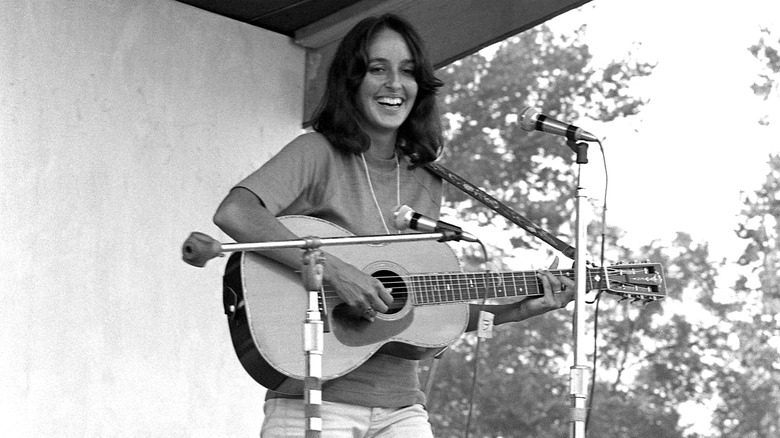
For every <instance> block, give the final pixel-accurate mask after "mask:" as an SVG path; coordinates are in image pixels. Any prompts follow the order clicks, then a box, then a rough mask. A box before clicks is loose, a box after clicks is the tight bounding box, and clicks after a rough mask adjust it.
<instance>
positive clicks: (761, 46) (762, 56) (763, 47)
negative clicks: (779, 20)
mask: <svg viewBox="0 0 780 438" xmlns="http://www.w3.org/2000/svg"><path fill="white" fill-rule="evenodd" d="M761 34H762V36H761V37H760V38H759V41H758V43H756V44H754V45H752V46H750V48H749V49H748V50H749V51H750V53H752V54H753V56H755V57H756V59H758V60H759V61H760V62H761V63H762V64H763V68H762V71H761V73H759V78H758V81H757V82H756V83H754V84H753V92H754V93H755V94H756V95H757V96H760V97H763V98H764V100H769V99H770V97H774V98H775V99H776V98H778V96H779V95H780V85H778V81H777V78H778V76H780V39H777V40H775V39H774V38H773V37H772V33H771V32H770V30H769V29H762V30H761ZM775 38H776V37H775ZM759 123H761V124H764V125H766V124H769V119H768V117H767V116H765V117H764V118H763V119H762V120H760V121H759Z"/></svg>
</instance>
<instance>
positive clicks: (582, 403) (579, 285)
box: [566, 139, 589, 438]
mask: <svg viewBox="0 0 780 438" xmlns="http://www.w3.org/2000/svg"><path fill="white" fill-rule="evenodd" d="M566 145H567V146H569V148H571V149H572V150H573V151H574V152H575V153H576V154H577V157H576V163H577V171H578V176H577V194H576V198H577V199H576V201H577V202H576V204H577V206H576V209H577V231H576V233H577V234H576V237H575V239H576V240H575V242H576V243H575V247H576V257H575V259H574V266H575V274H574V281H575V286H576V289H575V295H574V322H573V337H574V364H573V365H572V367H571V369H570V371H569V395H570V397H571V409H570V419H569V421H570V424H571V427H570V433H569V436H570V437H572V438H584V437H585V433H586V431H585V423H586V420H587V417H588V410H587V409H588V408H587V399H588V378H587V374H588V370H589V368H588V366H587V365H586V356H585V351H584V349H583V348H582V346H581V345H580V343H581V341H582V340H583V339H584V336H585V317H584V316H585V315H584V314H583V312H584V310H585V294H586V292H587V290H586V288H587V277H586V275H587V274H586V260H585V259H586V257H587V255H586V254H587V252H586V245H587V221H586V220H585V217H584V216H585V215H584V213H585V204H586V199H587V196H585V194H584V191H585V188H584V187H583V186H582V181H583V178H582V174H583V172H582V165H583V164H587V163H588V144H587V143H585V142H579V143H577V142H576V141H575V140H572V139H570V140H568V141H567V142H566Z"/></svg>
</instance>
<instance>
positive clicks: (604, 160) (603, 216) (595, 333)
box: [585, 140, 609, 435]
mask: <svg viewBox="0 0 780 438" xmlns="http://www.w3.org/2000/svg"><path fill="white" fill-rule="evenodd" d="M597 143H598V145H599V150H600V151H601V162H602V163H603V165H604V201H603V203H602V206H601V248H600V251H601V255H600V259H599V264H600V266H601V268H602V269H604V257H605V255H604V253H605V249H604V247H605V245H606V243H605V242H606V235H607V194H608V193H609V171H608V169H607V156H606V154H605V153H604V145H602V144H601V140H597ZM604 275H606V271H605V272H604ZM602 292H603V291H598V293H597V294H596V298H595V299H594V301H591V302H589V303H588V304H593V303H594V302H595V303H596V310H595V312H594V314H593V361H592V363H593V372H592V373H591V375H590V391H588V401H587V403H586V405H587V407H586V409H585V434H586V435H587V434H588V427H589V426H590V414H591V412H592V410H593V399H594V393H595V392H596V363H597V360H598V345H597V343H598V333H599V304H601V294H602Z"/></svg>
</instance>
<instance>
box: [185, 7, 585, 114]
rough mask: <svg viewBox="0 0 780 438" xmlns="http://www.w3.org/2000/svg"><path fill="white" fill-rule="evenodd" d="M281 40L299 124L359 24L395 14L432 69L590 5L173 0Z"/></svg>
mask: <svg viewBox="0 0 780 438" xmlns="http://www.w3.org/2000/svg"><path fill="white" fill-rule="evenodd" d="M178 1H180V2H182V3H186V4H189V5H192V6H195V7H198V8H201V9H204V10H207V11H210V12H213V13H216V14H219V15H223V16H226V17H229V18H232V19H235V20H238V21H242V22H245V23H248V24H251V25H254V26H258V27H261V28H263V29H267V30H270V31H272V32H276V33H280V34H283V35H287V36H289V37H290V38H292V39H293V40H294V41H295V42H296V43H297V44H299V45H300V46H302V47H304V48H306V76H305V77H306V84H305V87H306V88H305V95H304V114H303V122H304V124H306V122H308V121H309V120H310V118H311V115H312V114H313V112H314V110H315V109H316V107H317V105H318V103H319V101H320V98H321V97H322V95H323V92H324V90H325V78H326V77H327V69H328V65H330V60H331V58H332V57H333V55H334V53H335V52H336V47H337V46H338V43H339V41H340V40H341V37H342V36H344V34H346V33H347V31H349V29H350V28H352V26H354V25H355V24H356V23H357V22H358V21H360V20H361V19H363V18H365V17H367V16H370V15H378V14H382V13H387V12H391V13H395V14H398V15H401V16H403V17H405V18H406V19H408V20H409V21H410V22H411V23H412V24H413V25H414V26H415V27H416V28H417V30H418V32H419V33H420V36H421V37H422V38H423V40H424V41H425V44H426V46H427V48H428V51H429V52H430V56H431V59H432V61H433V63H434V66H435V67H436V68H439V67H443V66H445V65H447V64H450V63H452V62H454V61H456V60H458V59H461V58H463V57H465V56H468V55H470V54H472V53H475V52H477V51H479V50H480V49H482V48H484V47H487V46H489V45H491V44H494V43H497V42H499V41H502V40H504V39H506V38H508V37H510V36H512V35H516V34H518V33H520V32H523V31H524V30H526V29H529V28H532V27H534V26H536V25H538V24H540V23H543V22H545V21H547V20H549V19H551V18H553V17H556V16H558V15H560V14H563V13H564V12H566V11H569V10H571V9H574V8H577V7H579V6H581V5H583V4H585V3H588V2H589V1H590V0H178Z"/></svg>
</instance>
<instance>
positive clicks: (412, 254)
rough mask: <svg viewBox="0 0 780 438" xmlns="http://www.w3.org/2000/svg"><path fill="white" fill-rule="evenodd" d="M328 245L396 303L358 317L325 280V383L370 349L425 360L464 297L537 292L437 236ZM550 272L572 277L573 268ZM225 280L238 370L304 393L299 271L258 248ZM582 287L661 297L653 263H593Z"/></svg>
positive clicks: (294, 220) (234, 263)
mask: <svg viewBox="0 0 780 438" xmlns="http://www.w3.org/2000/svg"><path fill="white" fill-rule="evenodd" d="M281 221H282V223H283V224H284V225H285V226H286V227H287V228H289V229H290V230H291V231H293V232H294V233H296V234H297V235H299V236H318V237H341V236H350V235H351V234H350V233H349V232H348V231H346V230H344V229H343V228H341V227H339V226H337V225H334V224H332V223H329V222H327V221H324V220H320V219H315V218H311V217H306V216H286V217H282V218H281ZM327 252H329V253H331V254H333V255H335V256H337V257H339V258H341V259H342V260H344V261H346V262H348V263H351V264H353V265H355V266H356V267H358V268H359V269H361V270H362V271H363V272H366V273H368V274H370V275H372V276H374V277H376V278H378V279H379V280H380V281H381V282H382V283H383V284H384V285H385V287H387V288H391V289H392V295H393V298H394V301H393V303H392V304H391V305H390V306H389V307H390V309H389V310H388V311H387V312H386V313H379V314H377V315H376V317H375V321H374V322H369V321H367V320H365V319H363V318H360V317H357V316H355V315H354V312H352V311H350V309H349V308H348V306H347V305H346V304H345V303H344V302H343V301H341V299H340V298H339V296H338V295H337V294H336V292H335V291H334V290H333V289H332V288H329V285H328V284H327V283H325V285H324V287H323V290H322V291H321V292H320V309H321V312H322V314H323V321H324V323H325V324H324V325H325V330H324V331H325V333H324V344H323V345H324V346H323V349H324V355H323V361H322V379H323V381H325V380H329V379H333V378H336V377H339V376H343V375H344V374H346V373H348V372H350V371H352V370H353V369H355V368H357V367H358V366H360V365H361V364H362V363H363V362H365V361H366V360H367V359H368V358H369V357H371V356H372V355H373V354H376V353H383V354H391V355H394V356H398V357H403V358H408V359H424V358H427V357H431V356H432V355H434V354H436V353H438V352H439V351H441V350H443V349H445V348H447V347H448V346H449V345H450V344H451V343H452V342H453V341H455V340H456V339H457V338H458V337H459V336H460V335H461V334H463V332H464V330H465V328H466V324H467V322H468V316H469V303H471V302H474V301H476V300H482V299H484V298H487V299H499V298H512V297H535V296H540V295H543V290H542V285H541V283H540V282H539V280H538V279H537V277H536V271H526V272H463V271H461V269H460V264H459V261H458V258H457V256H456V255H455V253H454V252H453V251H452V249H451V248H450V247H449V246H448V245H446V244H442V243H438V242H432V241H419V242H399V243H391V244H364V245H350V246H346V245H345V246H329V247H328V248H327ZM552 272H553V274H556V275H566V276H569V277H570V278H573V277H574V271H572V270H560V271H552ZM223 286H224V287H223V300H224V306H225V312H226V314H227V315H228V322H229V326H230V334H231V339H232V341H233V347H234V349H235V351H236V354H237V355H238V358H239V360H240V362H241V364H242V365H243V367H244V369H245V370H246V371H247V372H248V373H249V375H250V376H251V377H252V378H254V379H255V380H256V381H257V382H258V383H260V384H261V385H263V386H264V387H266V388H268V389H271V390H275V391H278V392H282V393H287V394H300V393H301V392H302V381H303V379H304V377H305V360H304V353H303V345H304V340H303V322H304V319H305V316H306V310H307V308H308V292H307V291H306V290H305V288H304V286H303V284H302V280H301V274H300V272H294V271H293V270H291V269H290V268H288V267H287V266H285V265H282V264H280V263H277V262H275V261H273V260H271V259H268V258H266V257H263V256H261V255H258V254H257V253H253V252H236V253H233V254H232V255H231V257H230V258H229V260H228V262H227V266H226V269H225V275H224V278H223ZM587 288H588V290H595V289H598V290H603V291H606V292H609V293H613V294H618V295H621V296H623V297H626V298H631V299H634V300H640V301H645V302H650V301H655V300H657V299H660V298H663V297H664V296H665V295H666V290H665V285H664V278H663V270H662V268H661V266H660V265H658V264H626V265H617V266H614V267H610V268H599V269H589V270H588V272H587Z"/></svg>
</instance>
